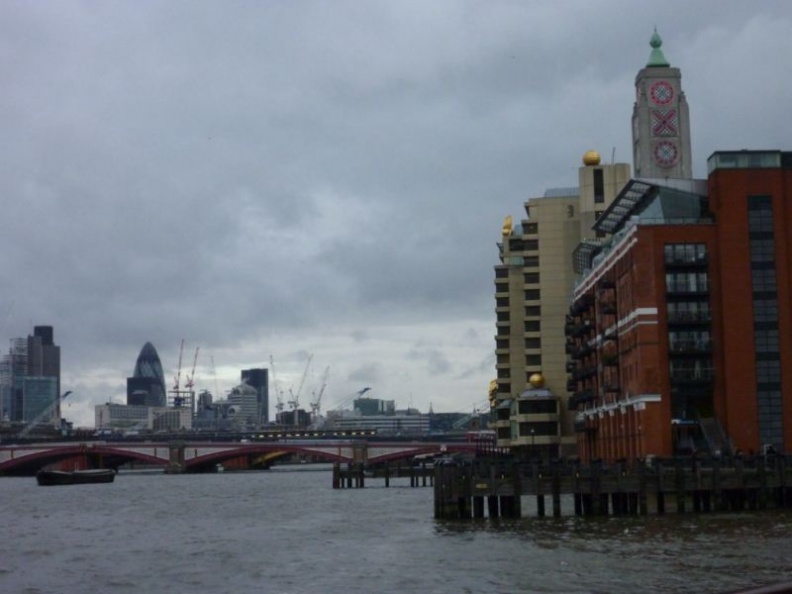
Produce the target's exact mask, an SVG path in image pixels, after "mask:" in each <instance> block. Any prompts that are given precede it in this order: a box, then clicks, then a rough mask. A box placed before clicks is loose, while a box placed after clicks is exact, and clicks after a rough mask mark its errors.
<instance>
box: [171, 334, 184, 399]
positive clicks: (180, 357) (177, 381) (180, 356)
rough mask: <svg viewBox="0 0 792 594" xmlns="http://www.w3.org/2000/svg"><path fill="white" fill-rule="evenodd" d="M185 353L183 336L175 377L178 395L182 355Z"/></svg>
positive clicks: (175, 389)
mask: <svg viewBox="0 0 792 594" xmlns="http://www.w3.org/2000/svg"><path fill="white" fill-rule="evenodd" d="M183 354H184V339H183V338H182V341H181V346H180V347H179V366H178V367H177V368H176V377H174V378H173V391H174V392H175V393H176V394H177V395H178V393H179V384H180V382H181V365H182V355H183Z"/></svg>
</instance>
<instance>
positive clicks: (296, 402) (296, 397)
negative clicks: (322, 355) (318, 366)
mask: <svg viewBox="0 0 792 594" xmlns="http://www.w3.org/2000/svg"><path fill="white" fill-rule="evenodd" d="M312 359H313V355H308V361H306V362H305V370H304V371H303V374H302V377H301V378H300V385H299V386H298V387H297V393H296V394H295V393H294V392H292V390H291V388H289V394H291V397H292V399H291V400H289V406H291V407H292V410H294V411H296V410H297V408H299V406H300V394H301V393H302V389H303V385H304V384H305V378H306V376H307V375H308V369H309V368H310V367H311V360H312Z"/></svg>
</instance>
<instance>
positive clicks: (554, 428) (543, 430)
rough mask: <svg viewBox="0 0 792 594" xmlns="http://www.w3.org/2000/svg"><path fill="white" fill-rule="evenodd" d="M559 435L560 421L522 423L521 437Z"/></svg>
mask: <svg viewBox="0 0 792 594" xmlns="http://www.w3.org/2000/svg"><path fill="white" fill-rule="evenodd" d="M532 435H535V436H539V435H542V436H545V437H546V436H548V435H558V423H555V422H553V421H544V422H540V423H520V437H531V436H532Z"/></svg>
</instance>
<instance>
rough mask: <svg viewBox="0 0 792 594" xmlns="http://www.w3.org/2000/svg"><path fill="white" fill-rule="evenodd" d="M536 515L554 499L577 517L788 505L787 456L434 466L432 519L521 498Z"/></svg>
mask: <svg viewBox="0 0 792 594" xmlns="http://www.w3.org/2000/svg"><path fill="white" fill-rule="evenodd" d="M524 496H531V497H536V511H537V515H539V516H545V515H546V514H547V509H546V499H549V501H550V506H551V513H552V515H553V516H555V517H559V516H561V499H562V496H567V499H568V498H570V497H571V498H572V499H573V500H574V513H575V515H578V516H598V515H611V514H612V515H626V514H642V515H643V514H649V513H655V514H663V513H666V512H667V511H676V512H678V513H684V512H686V511H693V512H709V511H742V510H757V509H770V508H790V507H792V456H784V455H772V456H745V457H744V456H734V457H717V458H696V457H688V458H673V459H651V460H636V461H633V462H632V463H628V462H627V461H625V460H622V461H619V462H616V463H612V464H606V463H603V462H600V461H595V462H593V463H590V464H581V463H579V462H576V461H553V462H540V461H533V462H530V461H528V462H526V461H517V460H511V459H508V458H506V459H504V458H474V459H468V460H454V459H447V460H439V461H437V462H436V463H435V466H434V510H435V512H434V515H435V518H437V519H471V518H483V517H485V508H486V511H487V517H490V518H497V517H508V518H517V517H521V515H522V506H521V498H522V497H524Z"/></svg>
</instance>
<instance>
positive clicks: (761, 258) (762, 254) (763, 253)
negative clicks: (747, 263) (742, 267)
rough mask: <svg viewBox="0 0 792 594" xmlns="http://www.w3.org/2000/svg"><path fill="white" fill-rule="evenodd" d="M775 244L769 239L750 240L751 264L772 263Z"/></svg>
mask: <svg viewBox="0 0 792 594" xmlns="http://www.w3.org/2000/svg"><path fill="white" fill-rule="evenodd" d="M774 261H775V242H774V241H773V238H772V237H771V238H770V239H752V240H751V262H774Z"/></svg>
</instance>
